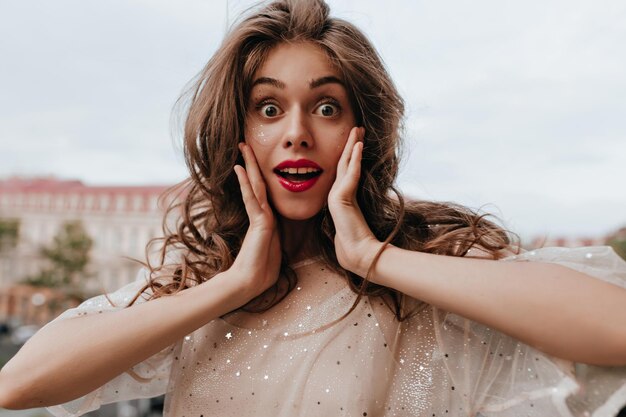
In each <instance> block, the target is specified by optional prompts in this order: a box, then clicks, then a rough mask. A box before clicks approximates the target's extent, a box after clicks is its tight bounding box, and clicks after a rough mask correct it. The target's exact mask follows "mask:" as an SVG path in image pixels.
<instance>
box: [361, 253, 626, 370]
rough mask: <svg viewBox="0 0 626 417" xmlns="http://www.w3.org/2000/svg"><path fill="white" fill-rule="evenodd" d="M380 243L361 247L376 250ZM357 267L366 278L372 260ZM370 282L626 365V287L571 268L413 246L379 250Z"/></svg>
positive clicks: (579, 354)
mask: <svg viewBox="0 0 626 417" xmlns="http://www.w3.org/2000/svg"><path fill="white" fill-rule="evenodd" d="M379 246H380V242H372V243H371V244H370V246H369V249H366V250H365V251H359V253H361V254H363V253H369V254H372V253H375V252H376V250H377V249H378V247H379ZM362 259H363V261H364V262H363V263H362V264H361V265H359V266H357V267H355V270H354V271H353V272H355V273H357V274H359V275H360V276H365V273H366V272H367V267H368V266H369V264H368V263H367V261H368V259H371V257H363V258H362ZM371 280H372V282H375V283H377V284H380V285H385V286H387V287H391V288H394V289H396V290H398V291H401V292H403V293H405V294H407V295H410V296H411V297H414V298H416V299H419V300H423V301H425V302H427V303H430V304H432V305H434V306H436V307H439V308H441V309H444V310H446V311H450V312H453V313H456V314H459V315H461V316H463V317H466V318H469V319H471V320H475V321H478V322H481V323H483V324H485V325H487V326H490V327H493V328H495V329H498V330H500V331H502V332H504V333H507V334H509V335H511V336H513V337H515V338H517V339H519V340H521V341H522V342H524V343H527V344H529V345H531V346H534V347H536V348H537V349H540V350H542V351H544V352H546V353H548V354H550V355H554V356H557V357H560V358H563V359H568V360H572V361H576V362H584V363H589V364H594V365H625V364H626V289H623V288H621V287H618V286H616V285H612V284H609V283H606V282H603V281H601V280H598V279H595V278H593V277H590V276H588V275H586V274H584V273H581V272H578V271H574V270H572V269H569V268H567V267H564V266H561V265H557V264H550V263H541V262H498V261H493V260H486V259H472V258H459V257H453V256H442V255H433V254H427V253H421V252H413V251H409V250H404V249H400V248H397V247H394V246H389V247H387V248H386V249H385V250H384V251H383V253H382V254H381V256H380V258H379V260H378V262H377V263H376V265H375V268H374V270H373V274H372V276H371Z"/></svg>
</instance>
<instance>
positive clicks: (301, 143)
mask: <svg viewBox="0 0 626 417" xmlns="http://www.w3.org/2000/svg"><path fill="white" fill-rule="evenodd" d="M286 122H287V126H286V130H285V134H284V136H283V147H284V148H291V147H293V148H295V149H299V148H307V149H310V148H312V147H313V145H314V141H313V135H312V134H311V129H310V126H309V125H308V120H307V117H306V115H304V114H303V112H302V111H292V112H290V114H288V115H287V117H286Z"/></svg>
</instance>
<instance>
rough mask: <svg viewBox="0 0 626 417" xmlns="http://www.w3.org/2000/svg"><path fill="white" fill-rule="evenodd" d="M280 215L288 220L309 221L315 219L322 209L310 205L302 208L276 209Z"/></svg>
mask: <svg viewBox="0 0 626 417" xmlns="http://www.w3.org/2000/svg"><path fill="white" fill-rule="evenodd" d="M275 208H276V212H277V213H278V215H279V216H280V217H282V218H284V219H287V220H309V219H312V218H313V217H315V216H316V215H317V214H318V213H319V212H320V211H321V210H322V207H321V206H319V207H316V206H314V205H311V204H309V205H308V206H307V205H303V206H302V207H294V206H291V207H275Z"/></svg>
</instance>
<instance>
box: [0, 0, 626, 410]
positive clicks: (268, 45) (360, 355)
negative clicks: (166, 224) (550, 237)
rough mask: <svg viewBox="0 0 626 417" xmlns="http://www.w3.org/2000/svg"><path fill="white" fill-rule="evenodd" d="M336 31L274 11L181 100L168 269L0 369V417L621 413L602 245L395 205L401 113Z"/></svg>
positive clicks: (619, 344)
mask: <svg viewBox="0 0 626 417" xmlns="http://www.w3.org/2000/svg"><path fill="white" fill-rule="evenodd" d="M328 13H329V11H328V7H327V6H326V5H325V4H324V3H323V2H322V1H321V0H311V1H295V0H294V1H291V0H284V1H277V2H274V3H271V4H268V5H266V6H264V7H262V8H260V9H258V10H255V11H253V12H251V13H250V14H249V15H248V16H247V17H245V18H244V19H243V20H241V21H240V22H239V23H238V24H237V25H236V26H235V27H234V28H233V29H232V30H231V32H230V33H229V34H228V36H227V37H226V39H225V40H224V43H223V44H222V46H221V47H220V49H219V50H218V52H217V53H216V54H215V55H214V56H213V58H212V59H211V60H210V61H209V63H208V65H207V66H206V68H205V69H204V70H203V72H202V73H201V75H200V76H199V78H198V80H197V82H196V84H195V87H194V89H193V91H192V92H191V104H190V108H189V111H188V115H187V121H186V125H185V156H186V161H187V164H188V166H189V169H190V178H189V180H188V181H186V182H185V183H184V184H183V186H184V189H183V190H182V192H181V193H180V194H179V201H180V203H179V204H178V205H176V206H174V207H173V208H172V211H171V213H170V214H173V215H175V216H177V219H178V221H177V224H176V229H175V230H174V231H168V232H167V233H166V237H165V239H164V244H163V251H162V256H161V259H160V262H158V264H156V265H153V264H150V262H148V264H147V265H146V268H144V270H143V271H142V273H141V274H140V277H139V279H138V280H137V281H136V282H135V283H132V284H129V285H128V286H126V287H124V288H122V289H120V290H118V291H117V292H115V293H114V294H111V295H109V296H108V297H106V296H100V297H96V298H94V299H91V300H88V301H86V302H85V303H84V304H82V305H81V306H79V307H77V308H75V309H72V310H69V311H67V312H65V313H64V314H62V315H61V316H60V317H58V318H57V319H56V320H54V321H53V322H52V323H50V324H48V325H47V326H46V327H44V328H43V329H42V330H41V331H40V332H39V333H38V334H37V335H35V336H34V337H33V338H32V339H31V340H30V341H29V342H28V343H27V344H26V345H25V346H24V347H23V348H22V350H21V351H20V352H19V353H18V354H17V355H16V356H15V357H14V358H13V359H12V360H11V362H9V363H8V364H7V365H6V366H5V368H3V369H2V372H1V373H0V400H1V403H0V404H1V405H2V406H5V407H8V408H29V407H36V406H49V407H50V408H49V410H50V411H51V412H52V413H53V414H54V415H57V416H78V415H82V414H84V413H86V412H88V411H90V410H94V409H96V408H98V407H99V406H100V405H101V404H105V403H109V402H114V401H120V400H124V399H130V398H139V397H150V396H156V395H160V394H163V393H165V394H166V404H165V414H166V415H167V416H176V417H180V416H213V415H216V416H217V415H219V416H235V415H236V416H253V415H254V416H259V415H260V416H322V415H323V416H357V415H358V416H446V415H450V416H477V415H482V416H521V415H524V416H548V415H549V416H573V415H576V416H578V415H590V414H591V413H595V414H594V415H597V416H609V415H615V414H616V413H617V410H618V409H619V407H620V406H622V405H623V403H626V373H625V372H624V370H623V368H618V366H620V365H626V326H625V325H624V323H625V319H626V290H625V289H624V287H625V286H626V263H624V262H623V261H622V260H621V259H620V258H618V257H617V255H616V254H615V252H613V251H612V249H610V248H609V247H587V248H579V249H563V248H544V249H540V250H536V251H532V252H525V253H521V252H522V251H521V250H520V249H519V248H518V247H516V245H515V244H514V243H513V242H512V241H511V239H510V238H509V235H508V234H507V232H506V231H504V230H503V229H501V228H500V227H498V226H497V225H496V224H494V223H492V222H489V221H487V220H486V219H485V218H484V216H479V215H477V214H475V213H473V212H471V211H470V210H468V209H466V208H464V207H460V206H456V205H453V204H444V203H433V202H424V201H412V202H406V203H405V202H404V199H403V198H402V196H401V194H400V193H399V192H398V191H397V190H396V189H395V188H394V187H393V184H394V180H395V177H396V174H397V171H398V159H397V152H398V149H399V146H400V145H399V141H400V138H401V122H402V117H403V103H402V100H401V98H400V97H399V95H398V93H397V91H396V89H395V88H394V85H393V83H392V81H391V80H390V78H389V76H388V74H387V72H386V71H385V69H384V66H383V64H382V62H381V60H380V58H379V57H378V55H377V53H376V51H375V50H374V49H373V47H372V46H371V44H370V43H369V42H368V40H367V39H366V38H365V36H364V35H363V34H362V33H361V32H360V31H359V30H358V29H356V28H355V27H354V26H352V25H351V24H350V23H347V22H345V21H343V20H340V19H335V18H331V17H329V16H328ZM244 167H245V168H244ZM391 192H392V193H391ZM481 258H482V259H481ZM574 362H579V363H586V364H590V366H587V367H584V368H583V367H579V371H581V370H584V371H585V372H586V377H584V376H583V375H580V374H579V375H575V374H574V366H573V365H574ZM591 365H595V366H591ZM590 381H591V382H590ZM585 413H588V414H585Z"/></svg>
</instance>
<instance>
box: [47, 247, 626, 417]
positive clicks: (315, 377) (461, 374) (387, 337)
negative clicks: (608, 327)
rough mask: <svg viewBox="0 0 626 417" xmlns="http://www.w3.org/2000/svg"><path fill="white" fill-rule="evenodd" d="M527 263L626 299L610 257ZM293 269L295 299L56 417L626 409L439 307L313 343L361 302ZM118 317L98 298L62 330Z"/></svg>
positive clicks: (217, 330)
mask: <svg viewBox="0 0 626 417" xmlns="http://www.w3.org/2000/svg"><path fill="white" fill-rule="evenodd" d="M520 261H542V262H553V263H559V264H561V265H564V266H567V267H569V268H572V269H575V270H578V271H581V272H584V273H587V274H589V275H592V276H594V277H597V278H599V279H602V280H605V281H608V282H611V283H613V284H615V285H616V286H619V287H622V288H624V287H626V262H624V261H623V260H622V259H621V258H619V257H618V256H617V255H616V254H615V252H614V251H613V249H611V248H610V247H608V246H597V247H585V248H576V249H565V248H543V249H539V250H534V251H531V252H525V253H523V254H521V255H517V256H510V257H508V258H505V259H502V260H500V261H498V262H520ZM293 267H294V268H295V271H296V273H297V275H298V279H299V282H298V286H297V288H296V289H294V290H293V292H291V293H290V294H289V295H288V296H287V297H286V298H285V299H284V300H283V301H282V302H281V303H280V304H278V305H277V306H275V307H274V308H272V309H271V310H269V311H267V312H264V313H262V314H248V313H235V314H233V315H231V316H229V317H227V319H226V321H225V320H223V319H219V318H218V319H215V320H212V321H211V322H210V323H208V324H207V325H205V326H203V327H201V328H199V329H198V330H196V331H195V332H193V333H192V334H189V335H188V336H186V337H185V338H184V339H183V340H180V341H179V342H178V343H176V344H174V345H172V346H170V347H168V348H166V349H164V350H163V351H161V352H160V353H158V354H157V355H155V356H153V357H151V358H149V359H147V360H145V361H143V362H141V363H139V364H137V365H136V366H134V367H133V368H132V369H131V370H129V371H128V372H126V373H123V374H121V375H120V376H118V377H116V378H115V379H113V380H111V381H110V382H109V383H107V384H106V385H104V386H102V387H100V388H99V389H97V390H95V391H93V392H91V393H89V394H87V395H85V396H84V397H81V398H79V399H77V400H75V401H72V402H68V403H65V404H62V405H59V406H54V407H50V408H48V410H49V411H50V412H51V413H52V414H53V415H55V416H79V415H82V414H84V413H86V412H88V411H91V410H94V409H97V408H99V407H100V405H101V404H106V403H111V402H116V401H121V400H125V399H134V398H146V397H153V396H158V395H161V394H165V410H164V415H165V416H169V417H209V416H221V417H230V416H233V417H235V416H236V417H245V416H255V417H259V416H262V417H264V416H272V417H275V416H281V417H287V416H289V417H294V416H303V417H304V416H316V417H317V416H370V417H373V416H420V417H427V416H428V417H431V416H437V417H440V416H485V417H486V416H494V417H495V416H497V417H505V416H506V417H520V416H537V417H546V416H550V417H553V416H568V417H570V416H577V417H578V416H594V417H605V416H606V417H608V416H611V417H612V416H615V415H616V414H617V413H618V410H619V409H620V408H621V407H622V406H623V405H624V404H626V367H621V368H609V367H593V366H584V365H576V366H574V365H575V364H572V363H570V362H566V361H563V360H559V359H556V358H551V357H549V356H547V355H545V354H543V353H541V352H539V351H537V350H535V349H533V348H531V347H529V346H527V345H525V344H523V343H521V342H519V341H517V340H515V339H513V338H511V337H509V336H507V335H505V334H502V333H500V332H498V331H496V330H493V329H490V328H488V327H486V326H484V325H482V324H479V323H476V322H472V321H470V320H467V319H465V318H463V317H460V316H458V315H455V314H451V313H446V312H445V311H442V310H439V309H437V308H433V307H429V308H426V309H425V310H423V311H422V312H421V313H420V314H419V315H417V316H415V317H413V318H412V319H410V320H407V321H404V322H402V323H399V322H398V321H397V320H395V317H394V315H393V314H392V313H391V311H390V310H389V309H388V308H387V307H386V306H385V305H384V304H383V303H382V301H381V300H380V299H379V298H376V297H369V298H368V297H364V298H362V299H361V301H360V303H359V305H358V307H357V308H356V309H355V310H354V311H353V312H352V313H350V315H349V316H348V317H346V318H345V319H344V320H342V321H340V322H339V323H337V324H335V325H333V326H330V327H328V328H325V329H323V330H316V329H319V328H320V327H323V326H324V325H325V324H327V323H329V322H331V321H332V320H333V319H335V318H338V317H340V316H341V315H342V314H344V313H345V312H346V311H348V309H349V308H350V306H351V305H352V303H353V301H354V300H355V298H356V295H355V294H354V293H353V292H352V291H351V290H350V288H349V286H348V284H347V283H346V282H345V280H344V279H343V278H342V277H341V276H339V275H337V274H335V273H331V272H330V271H329V270H328V268H326V267H325V265H324V264H323V263H322V262H321V259H320V258H313V259H308V260H306V261H303V262H300V263H298V264H295V265H293ZM502 278H503V279H506V277H502ZM145 280H146V274H145V272H144V273H141V274H140V276H139V278H138V280H137V281H135V282H134V283H132V284H129V285H127V286H125V287H123V288H121V289H120V290H118V291H117V292H115V293H114V294H112V295H110V298H111V299H112V300H113V301H114V302H115V304H116V305H118V306H122V305H125V303H127V302H128V300H129V299H130V298H131V297H132V296H133V295H134V294H135V293H136V291H137V290H138V289H139V288H140V287H141V286H142V284H143V283H144V282H145ZM617 290H618V289H617V288H616V291H617ZM142 302H143V301H142ZM115 308H121V307H112V306H111V305H110V304H109V302H108V301H107V300H106V298H105V297H104V296H99V297H95V298H93V299H90V300H87V301H85V302H84V303H83V304H81V305H80V306H79V307H77V308H75V309H71V310H68V311H66V312H64V313H63V314H62V315H61V316H59V317H58V318H57V319H56V320H63V319H66V318H69V317H75V316H77V315H78V314H79V313H81V314H85V313H86V314H97V313H98V312H100V311H104V312H106V310H112V309H115ZM624 322H625V325H626V318H625V320H624ZM572 325H573V326H575V323H572Z"/></svg>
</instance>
